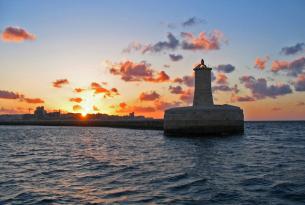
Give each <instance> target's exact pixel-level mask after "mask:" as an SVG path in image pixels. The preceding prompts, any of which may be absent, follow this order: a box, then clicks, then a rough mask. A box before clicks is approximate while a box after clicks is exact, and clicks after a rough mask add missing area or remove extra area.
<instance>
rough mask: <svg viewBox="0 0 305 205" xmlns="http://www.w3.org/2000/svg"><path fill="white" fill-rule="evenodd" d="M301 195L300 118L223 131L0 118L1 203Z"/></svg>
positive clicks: (293, 200)
mask: <svg viewBox="0 0 305 205" xmlns="http://www.w3.org/2000/svg"><path fill="white" fill-rule="evenodd" d="M107 203H109V204H113V203H117V204H256V205H257V204H283V205H284V204H305V122H290V123H289V122H278V123H246V125H245V134H244V135H242V136H231V137H227V138H215V137H214V138H204V139H203V138H201V139H199V138H168V137H164V136H163V133H162V131H148V130H132V129H115V128H104V127H94V128H83V127H38V126H37V127H35V126H20V127H13V126H0V204H107Z"/></svg>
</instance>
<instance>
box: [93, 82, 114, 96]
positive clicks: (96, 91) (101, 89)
mask: <svg viewBox="0 0 305 205" xmlns="http://www.w3.org/2000/svg"><path fill="white" fill-rule="evenodd" d="M91 89H92V90H93V91H94V94H104V97H113V96H116V95H119V92H118V90H117V89H116V88H111V89H110V90H108V89H107V88H104V87H102V86H101V85H100V84H99V83H96V82H92V83H91Z"/></svg>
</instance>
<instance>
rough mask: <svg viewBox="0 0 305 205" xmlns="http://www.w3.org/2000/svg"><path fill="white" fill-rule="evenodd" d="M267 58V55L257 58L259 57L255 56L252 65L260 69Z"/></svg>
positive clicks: (264, 64)
mask: <svg viewBox="0 0 305 205" xmlns="http://www.w3.org/2000/svg"><path fill="white" fill-rule="evenodd" d="M268 60H269V57H268V56H266V57H265V58H259V57H257V58H256V59H255V65H254V67H255V68H258V69H260V70H264V69H265V67H266V63H267V61H268Z"/></svg>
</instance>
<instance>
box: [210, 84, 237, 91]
mask: <svg viewBox="0 0 305 205" xmlns="http://www.w3.org/2000/svg"><path fill="white" fill-rule="evenodd" d="M233 89H234V88H231V87H229V86H228V85H215V86H213V87H212V91H213V92H216V91H223V92H229V91H232V90H233Z"/></svg>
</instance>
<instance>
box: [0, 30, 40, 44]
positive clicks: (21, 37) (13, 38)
mask: <svg viewBox="0 0 305 205" xmlns="http://www.w3.org/2000/svg"><path fill="white" fill-rule="evenodd" d="M35 39H36V36H35V35H33V34H31V33H29V32H28V31H26V30H25V29H23V28H19V27H13V26H9V27H6V28H5V30H4V31H3V33H2V40H3V41H5V42H15V43H19V42H22V41H25V40H31V41H33V40H35Z"/></svg>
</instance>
